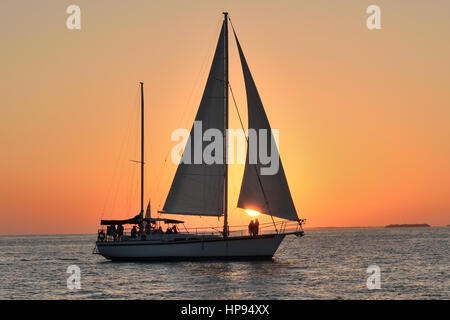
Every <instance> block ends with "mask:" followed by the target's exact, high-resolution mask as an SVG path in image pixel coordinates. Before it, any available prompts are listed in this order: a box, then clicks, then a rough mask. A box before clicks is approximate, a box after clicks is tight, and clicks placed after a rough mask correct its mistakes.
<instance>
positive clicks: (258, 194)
mask: <svg viewBox="0 0 450 320" xmlns="http://www.w3.org/2000/svg"><path fill="white" fill-rule="evenodd" d="M233 32H234V29H233ZM234 36H235V39H236V43H237V46H238V50H239V57H240V59H241V64H242V72H243V74H244V81H245V90H246V92H247V108H248V128H249V130H250V129H254V130H256V132H257V133H258V135H257V137H258V150H259V148H260V147H261V146H260V143H261V141H259V140H260V139H261V134H262V133H264V131H260V129H265V130H266V131H265V133H266V134H267V136H266V137H265V138H266V139H265V141H266V142H267V148H266V150H268V151H269V153H268V154H270V152H272V153H273V152H276V154H278V150H277V149H275V150H271V149H272V148H273V147H274V148H277V147H276V144H275V141H274V136H273V134H272V131H271V127H270V124H269V120H268V119H267V116H266V113H265V111H264V107H263V104H262V102H261V98H260V97H259V94H258V90H257V89H256V85H255V82H254V81H253V77H252V75H251V73H250V69H249V67H248V65H247V61H246V59H245V56H244V53H243V52H242V48H241V45H240V44H239V40H238V38H237V36H236V33H234ZM263 141H264V140H263ZM249 149H250V148H249V147H248V148H247V159H246V164H245V170H244V178H243V180H242V185H241V191H240V194H239V200H238V207H239V208H242V209H251V210H255V211H258V212H260V213H263V214H269V215H271V216H275V217H279V218H283V219H288V220H295V221H297V220H298V216H297V212H296V210H295V206H294V203H293V201H292V197H291V193H290V191H289V186H288V184H287V180H286V176H285V174H284V170H283V165H282V164H281V159H280V158H278V160H279V167H278V171H277V172H276V173H275V174H272V175H270V174H266V175H264V174H261V168H264V167H266V166H265V165H263V164H262V163H261V161H260V160H261V159H260V156H259V154H258V155H257V156H256V157H257V161H256V163H249V162H250V161H249Z"/></svg>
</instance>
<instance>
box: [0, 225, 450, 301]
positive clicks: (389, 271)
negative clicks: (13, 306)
mask: <svg viewBox="0 0 450 320" xmlns="http://www.w3.org/2000/svg"><path fill="white" fill-rule="evenodd" d="M95 238H96V237H95V236H93V235H40V236H0V278H1V282H0V299H450V276H449V274H450V260H449V259H450V228H448V227H447V228H399V229H321V230H309V231H307V232H306V235H305V236H304V237H303V238H297V237H295V236H289V237H286V239H285V240H284V241H283V243H282V244H281V247H280V248H279V250H278V251H277V253H276V255H275V257H274V260H273V261H266V262H171V263H126V262H121V263H119V262H109V261H107V260H105V259H104V258H103V257H101V256H99V255H93V254H92V249H93V247H94V241H95ZM70 265H77V266H79V267H80V269H81V289H80V290H69V289H67V284H66V281H67V278H68V277H69V274H68V273H66V270H67V267H68V266H70ZM369 265H378V266H379V267H380V269H381V289H380V290H369V289H367V286H366V281H367V277H368V276H369V274H367V273H366V269H367V267H368V266H369Z"/></svg>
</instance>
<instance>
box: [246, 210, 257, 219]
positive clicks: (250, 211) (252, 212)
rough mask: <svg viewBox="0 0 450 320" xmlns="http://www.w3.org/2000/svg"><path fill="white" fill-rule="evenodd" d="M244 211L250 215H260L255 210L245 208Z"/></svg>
mask: <svg viewBox="0 0 450 320" xmlns="http://www.w3.org/2000/svg"><path fill="white" fill-rule="evenodd" d="M245 212H247V214H248V215H249V216H252V217H257V216H259V215H260V213H259V212H258V211H255V210H250V209H245Z"/></svg>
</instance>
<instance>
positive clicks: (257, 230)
mask: <svg viewBox="0 0 450 320" xmlns="http://www.w3.org/2000/svg"><path fill="white" fill-rule="evenodd" d="M254 228H255V229H254V230H255V233H254V235H255V236H257V235H258V233H259V221H258V218H257V219H256V220H255V225H254Z"/></svg>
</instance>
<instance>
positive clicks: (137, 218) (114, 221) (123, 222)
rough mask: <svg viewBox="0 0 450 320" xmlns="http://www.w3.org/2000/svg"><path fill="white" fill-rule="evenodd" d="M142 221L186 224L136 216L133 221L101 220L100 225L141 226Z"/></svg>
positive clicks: (172, 220) (178, 221)
mask: <svg viewBox="0 0 450 320" xmlns="http://www.w3.org/2000/svg"><path fill="white" fill-rule="evenodd" d="M141 221H146V222H148V223H156V222H157V221H160V222H164V223H166V224H167V223H174V224H176V223H184V221H180V220H174V219H162V218H144V219H142V218H141V217H140V215H137V216H135V217H134V218H131V219H126V220H101V221H100V224H101V225H102V226H112V225H116V224H139V222H141Z"/></svg>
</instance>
